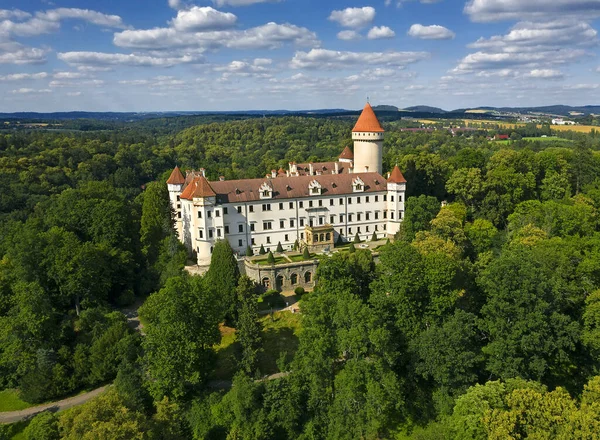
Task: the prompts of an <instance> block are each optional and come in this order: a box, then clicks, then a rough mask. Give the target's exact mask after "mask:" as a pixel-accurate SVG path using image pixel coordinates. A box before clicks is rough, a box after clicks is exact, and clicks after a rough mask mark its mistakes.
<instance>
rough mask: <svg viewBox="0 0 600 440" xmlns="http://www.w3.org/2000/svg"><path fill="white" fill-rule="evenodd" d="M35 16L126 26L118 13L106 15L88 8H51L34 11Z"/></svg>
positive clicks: (111, 26) (45, 18)
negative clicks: (43, 10)
mask: <svg viewBox="0 0 600 440" xmlns="http://www.w3.org/2000/svg"><path fill="white" fill-rule="evenodd" d="M36 17H37V18H39V19H40V20H47V21H62V20H66V19H77V20H83V21H87V22H88V23H92V24H95V25H97V26H104V27H110V28H116V29H125V28H126V27H127V26H125V24H123V20H122V19H121V17H119V16H118V15H108V14H103V13H102V12H97V11H92V10H90V9H79V8H58V9H51V10H48V11H46V12H38V13H36Z"/></svg>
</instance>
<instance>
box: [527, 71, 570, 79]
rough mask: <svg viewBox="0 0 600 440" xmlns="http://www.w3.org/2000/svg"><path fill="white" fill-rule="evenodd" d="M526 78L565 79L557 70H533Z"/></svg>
mask: <svg viewBox="0 0 600 440" xmlns="http://www.w3.org/2000/svg"><path fill="white" fill-rule="evenodd" d="M526 76H527V77H529V78H539V79H560V78H564V76H565V75H564V74H563V73H562V72H561V71H560V70H556V69H533V70H532V71H531V72H529V73H528V74H527V75H526Z"/></svg>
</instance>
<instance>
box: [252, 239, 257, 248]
mask: <svg viewBox="0 0 600 440" xmlns="http://www.w3.org/2000/svg"><path fill="white" fill-rule="evenodd" d="M255 245H256V240H255V239H254V238H253V239H252V246H255Z"/></svg>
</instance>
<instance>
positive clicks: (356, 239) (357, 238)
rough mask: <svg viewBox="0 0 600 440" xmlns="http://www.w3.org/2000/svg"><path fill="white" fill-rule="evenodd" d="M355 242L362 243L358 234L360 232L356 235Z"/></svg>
mask: <svg viewBox="0 0 600 440" xmlns="http://www.w3.org/2000/svg"><path fill="white" fill-rule="evenodd" d="M354 243H360V237H359V236H358V232H357V233H356V235H355V236H354Z"/></svg>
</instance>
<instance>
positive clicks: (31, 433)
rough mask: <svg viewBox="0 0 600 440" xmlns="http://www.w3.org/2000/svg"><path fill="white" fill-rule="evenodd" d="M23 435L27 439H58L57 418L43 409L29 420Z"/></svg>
mask: <svg viewBox="0 0 600 440" xmlns="http://www.w3.org/2000/svg"><path fill="white" fill-rule="evenodd" d="M23 436H24V437H25V439H27V440H58V439H59V438H60V435H59V434H58V419H57V418H56V416H55V415H54V414H52V413H51V412H49V411H44V412H43V413H40V414H38V415H37V416H35V417H34V418H33V419H32V420H31V422H30V423H29V425H27V428H25V431H23Z"/></svg>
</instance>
